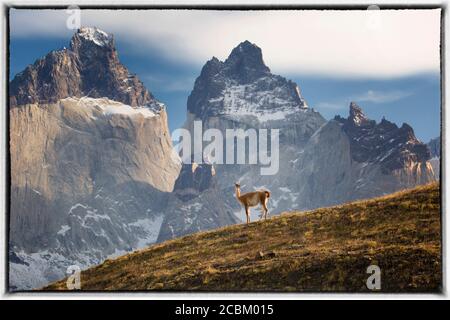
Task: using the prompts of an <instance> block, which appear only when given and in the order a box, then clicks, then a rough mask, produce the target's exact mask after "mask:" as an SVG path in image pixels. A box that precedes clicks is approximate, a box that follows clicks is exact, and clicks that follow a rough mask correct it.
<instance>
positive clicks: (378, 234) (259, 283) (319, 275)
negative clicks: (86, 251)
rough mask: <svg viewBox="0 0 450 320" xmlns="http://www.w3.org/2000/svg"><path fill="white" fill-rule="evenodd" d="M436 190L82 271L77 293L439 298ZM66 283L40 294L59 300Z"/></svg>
mask: <svg viewBox="0 0 450 320" xmlns="http://www.w3.org/2000/svg"><path fill="white" fill-rule="evenodd" d="M440 230H441V226H440V190H439V185H438V184H430V185H426V186H420V187H417V188H415V189H411V190H406V191H402V192H398V193H395V194H392V195H389V196H385V197H381V198H376V199H372V200H367V201H358V202H353V203H349V204H344V205H340V206H336V207H330V208H322V209H317V210H312V211H308V212H294V213H289V214H283V215H281V216H277V217H274V218H272V219H270V220H268V221H262V222H254V223H251V224H250V225H248V226H246V225H243V224H242V225H235V226H230V227H225V228H221V229H218V230H214V231H210V232H202V233H197V234H193V235H189V236H186V237H183V238H180V239H175V240H171V241H167V242H164V243H161V244H157V245H153V246H151V247H149V248H147V249H145V250H141V251H138V252H134V253H130V254H127V255H125V256H122V257H119V258H117V259H114V260H107V261H105V262H104V263H103V264H101V265H98V266H96V267H93V268H90V269H88V270H86V271H83V272H82V274H81V285H82V290H164V291H174V290H178V291H179V290H182V291H302V292H307V291H338V292H341V291H352V292H369V290H368V289H367V288H366V285H365V283H366V279H367V277H368V276H369V275H368V274H367V273H366V269H367V267H368V266H369V265H370V264H377V265H378V266H380V268H381V272H382V277H381V279H382V280H381V281H382V290H381V291H384V292H438V291H440V290H441V281H442V274H441V233H440ZM65 289H66V285H65V280H63V281H59V282H57V283H54V284H52V285H50V286H48V287H46V288H45V289H44V290H65Z"/></svg>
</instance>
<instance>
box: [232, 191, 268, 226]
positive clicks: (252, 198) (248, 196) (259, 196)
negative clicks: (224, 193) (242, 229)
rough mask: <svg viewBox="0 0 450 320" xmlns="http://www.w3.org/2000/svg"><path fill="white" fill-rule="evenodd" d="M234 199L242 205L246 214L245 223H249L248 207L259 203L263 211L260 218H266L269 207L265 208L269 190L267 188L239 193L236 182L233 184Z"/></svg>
mask: <svg viewBox="0 0 450 320" xmlns="http://www.w3.org/2000/svg"><path fill="white" fill-rule="evenodd" d="M234 186H235V191H236V199H237V200H238V201H239V203H241V204H242V205H243V206H244V209H245V215H246V216H247V224H248V223H250V207H255V206H257V205H259V204H261V209H262V211H263V213H262V215H261V219H262V217H263V216H264V219H267V214H268V213H269V209H267V202H268V201H269V198H270V192H269V191H267V190H259V191H253V192H247V193H244V194H242V195H241V186H240V185H239V184H238V183H236V184H235V185H234Z"/></svg>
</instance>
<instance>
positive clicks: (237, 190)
mask: <svg viewBox="0 0 450 320" xmlns="http://www.w3.org/2000/svg"><path fill="white" fill-rule="evenodd" d="M235 189H236V198H237V199H238V200H239V197H240V196H241V189H240V188H238V187H236V188H235Z"/></svg>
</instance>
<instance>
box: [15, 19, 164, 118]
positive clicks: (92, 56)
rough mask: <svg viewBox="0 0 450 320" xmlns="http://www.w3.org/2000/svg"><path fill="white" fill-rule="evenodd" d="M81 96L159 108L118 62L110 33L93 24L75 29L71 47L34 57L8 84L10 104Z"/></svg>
mask: <svg viewBox="0 0 450 320" xmlns="http://www.w3.org/2000/svg"><path fill="white" fill-rule="evenodd" d="M35 75H37V76H35ZM82 96H89V97H91V98H102V97H107V98H109V99H111V100H114V101H118V102H122V103H123V104H126V105H130V106H132V107H142V106H149V107H150V106H151V108H153V109H155V111H160V109H161V105H160V103H158V102H157V101H156V99H155V98H154V97H153V96H152V95H151V94H150V92H148V90H147V89H146V88H145V86H144V84H143V83H142V82H141V81H140V80H139V78H138V77H137V76H135V75H133V74H130V72H129V70H128V69H127V68H126V67H125V66H124V65H123V64H122V63H121V62H120V60H119V55H118V53H117V51H116V49H115V45H114V37H113V35H112V34H108V33H106V32H105V31H103V30H100V29H98V28H96V27H82V28H80V29H78V30H77V31H76V32H75V34H74V35H73V36H72V39H71V41H70V49H63V50H58V51H52V52H50V53H48V54H47V55H46V56H44V57H43V58H40V59H38V60H36V62H35V63H34V64H33V65H30V66H28V67H27V68H26V69H25V70H24V71H23V72H21V73H19V74H17V75H16V76H15V77H14V79H13V80H12V81H11V86H10V102H11V105H12V106H14V105H23V104H28V103H55V102H57V101H58V100H60V99H63V98H68V97H82Z"/></svg>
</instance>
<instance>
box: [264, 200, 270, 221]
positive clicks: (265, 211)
mask: <svg viewBox="0 0 450 320" xmlns="http://www.w3.org/2000/svg"><path fill="white" fill-rule="evenodd" d="M263 208H264V220H266V219H267V213H268V212H269V209H267V199H266V201H264V202H263Z"/></svg>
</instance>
